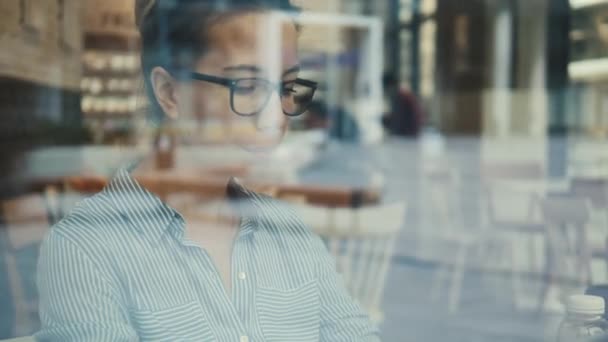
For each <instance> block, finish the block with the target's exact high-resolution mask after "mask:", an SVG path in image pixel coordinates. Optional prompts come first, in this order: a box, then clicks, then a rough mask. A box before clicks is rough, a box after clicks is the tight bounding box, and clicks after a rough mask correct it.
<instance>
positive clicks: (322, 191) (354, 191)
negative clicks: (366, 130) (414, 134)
mask: <svg viewBox="0 0 608 342" xmlns="http://www.w3.org/2000/svg"><path fill="white" fill-rule="evenodd" d="M207 171H208V170H207ZM229 174H234V173H229ZM135 179H136V180H137V181H138V182H139V183H140V184H141V185H142V186H144V187H145V188H147V189H148V190H150V191H152V192H154V193H156V194H159V196H161V198H162V197H165V196H168V195H170V194H175V193H189V194H195V195H198V196H200V197H201V198H216V197H220V196H224V195H225V193H226V177H225V176H218V173H209V172H202V171H200V170H199V171H196V170H176V171H156V170H154V171H147V172H143V173H140V174H138V175H136V176H135ZM108 180H109V179H108V178H106V177H103V176H87V175H83V176H74V177H69V178H67V179H66V180H65V183H66V185H67V187H69V188H70V189H73V190H76V191H79V192H85V193H95V192H99V191H101V190H102V189H103V187H104V186H106V184H107V183H108ZM244 185H245V186H246V187H247V188H250V189H252V190H254V191H258V190H261V189H272V193H273V194H274V195H275V196H276V197H278V198H302V199H305V201H306V202H307V203H309V204H312V205H318V206H325V207H351V208H356V207H361V206H365V205H372V204H377V203H379V202H380V190H379V189H375V188H351V187H345V186H320V185H310V184H281V183H277V184H273V183H269V182H256V181H255V180H246V181H245V182H244Z"/></svg>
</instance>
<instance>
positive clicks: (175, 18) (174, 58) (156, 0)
mask: <svg viewBox="0 0 608 342" xmlns="http://www.w3.org/2000/svg"><path fill="white" fill-rule="evenodd" d="M262 10H283V11H287V12H298V11H299V8H298V7H296V6H294V5H292V4H291V1H290V0H137V1H136V4H135V18H136V23H137V26H138V28H139V32H140V35H141V66H142V71H143V76H144V77H143V78H144V85H145V88H146V92H147V95H148V98H149V100H150V102H151V105H152V108H151V111H150V115H151V119H152V120H153V121H154V122H156V123H160V122H161V121H163V119H164V114H163V111H162V109H161V107H160V105H159V104H158V101H157V100H156V96H155V95H154V91H153V89H152V84H151V80H150V77H149V76H150V73H151V71H152V69H154V68H155V67H157V66H160V67H164V68H166V69H167V70H179V69H180V68H184V67H191V66H192V64H193V63H194V62H195V61H196V59H198V58H199V57H200V56H202V55H203V54H205V52H207V49H208V47H209V43H210V41H209V36H208V34H207V33H208V29H209V28H210V27H211V25H212V24H213V23H214V22H216V21H217V20H218V19H220V18H223V17H225V16H227V15H232V14H238V13H240V12H248V11H262Z"/></svg>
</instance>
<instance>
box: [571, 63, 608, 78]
mask: <svg viewBox="0 0 608 342" xmlns="http://www.w3.org/2000/svg"><path fill="white" fill-rule="evenodd" d="M568 72H569V74H570V78H571V79H572V80H575V81H604V80H608V58H598V59H588V60H584V61H577V62H571V63H570V65H569V66H568Z"/></svg>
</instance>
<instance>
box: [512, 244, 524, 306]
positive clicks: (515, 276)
mask: <svg viewBox="0 0 608 342" xmlns="http://www.w3.org/2000/svg"><path fill="white" fill-rule="evenodd" d="M509 244H510V246H509V253H510V256H511V272H510V276H511V291H512V293H513V306H514V307H515V310H519V295H520V289H521V286H520V285H521V284H520V283H519V280H520V279H519V273H518V270H517V250H516V249H517V243H516V241H515V237H512V238H511V239H510V240H509Z"/></svg>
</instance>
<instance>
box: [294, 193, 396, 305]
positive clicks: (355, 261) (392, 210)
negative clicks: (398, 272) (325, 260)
mask: <svg viewBox="0 0 608 342" xmlns="http://www.w3.org/2000/svg"><path fill="white" fill-rule="evenodd" d="M294 208H295V209H296V211H297V212H298V214H299V216H300V217H301V218H302V220H303V221H304V223H306V224H307V225H308V226H309V227H310V228H311V229H313V230H314V231H315V232H316V233H317V234H319V235H320V236H321V237H322V238H323V239H324V240H325V241H326V242H327V244H328V248H329V251H330V252H331V254H332V255H333V256H334V257H335V258H336V262H337V269H338V271H339V272H340V273H341V274H342V276H343V278H344V280H345V283H346V285H347V287H348V289H349V290H350V291H351V294H352V295H353V297H354V298H356V299H358V300H359V301H360V302H361V304H362V305H363V306H364V307H365V308H367V309H368V310H370V311H375V312H378V311H379V307H380V303H381V300H382V296H383V292H384V287H385V282H386V277H387V275H388V269H389V266H390V262H391V259H392V256H393V254H394V244H395V240H396V238H397V234H398V233H399V230H400V229H401V227H402V225H403V222H404V219H405V215H406V209H407V206H406V204H405V203H395V204H390V205H379V206H370V207H362V208H358V209H350V208H336V209H332V208H324V207H315V206H310V205H302V204H300V205H294Z"/></svg>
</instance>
